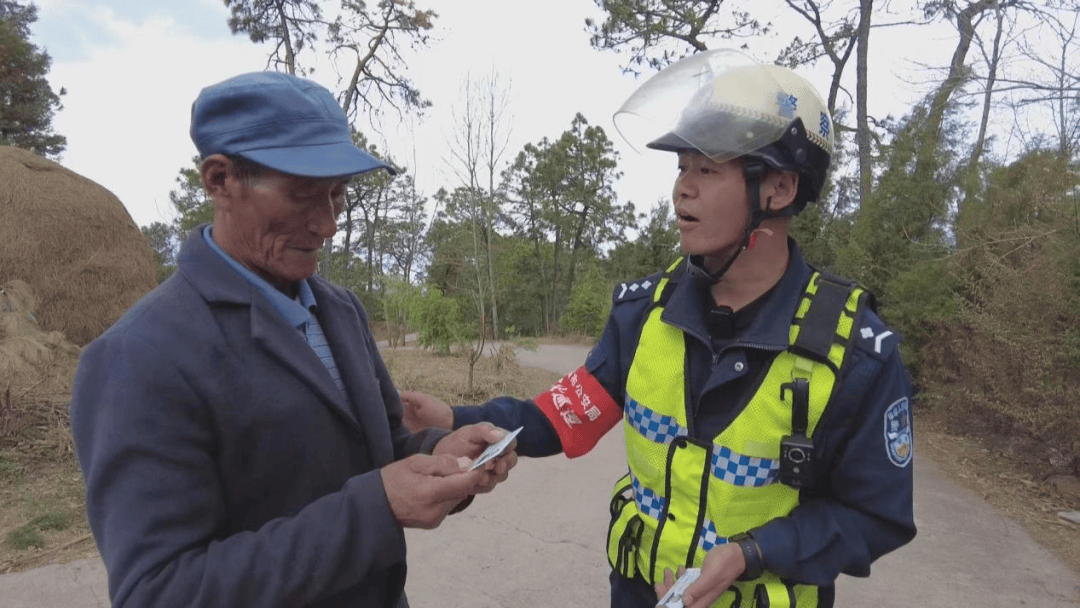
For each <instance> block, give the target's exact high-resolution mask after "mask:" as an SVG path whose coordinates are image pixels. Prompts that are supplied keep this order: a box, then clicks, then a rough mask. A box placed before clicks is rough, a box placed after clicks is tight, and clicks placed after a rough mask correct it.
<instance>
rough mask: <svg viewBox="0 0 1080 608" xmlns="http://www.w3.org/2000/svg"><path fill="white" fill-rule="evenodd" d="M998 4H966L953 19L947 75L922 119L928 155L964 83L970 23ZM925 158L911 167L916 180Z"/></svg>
mask: <svg viewBox="0 0 1080 608" xmlns="http://www.w3.org/2000/svg"><path fill="white" fill-rule="evenodd" d="M997 3H998V0H978V2H974V3H972V4H969V5H968V6H967V7H965V8H964V10H962V11H960V13H959V14H957V15H956V30H957V32H958V33H959V34H960V40H958V41H957V43H956V49H955V50H954V51H953V56H952V61H950V62H949V73H948V75H947V76H946V77H945V80H944V81H942V83H941V85H940V86H938V88H937V91H935V92H934V97H933V100H932V101H931V102H930V108H929V113H928V114H927V117H926V128H925V133H926V138H925V139H924V141H925V144H924V146H923V148H922V149H923V150H925V151H926V154H931V155H932V152H933V151H934V150H936V149H937V148H938V142H939V141H940V139H941V123H942V121H944V119H945V108H946V106H947V105H948V103H949V99H951V98H952V95H953V93H955V92H956V91H957V90H958V89H959V88H960V86H961V85H962V84H963V82H964V63H965V61H966V60H967V53H968V50H969V49H970V48H971V40H972V38H974V37H975V25H974V23H973V22H974V20H975V17H977V16H978V15H979V14H980V13H982V12H983V11H985V10H987V9H989V8H991V7H996V6H997ZM926 154H920V155H919V158H918V160H917V161H916V163H915V175H916V177H925V176H923V173H925V163H926V162H927V157H926Z"/></svg>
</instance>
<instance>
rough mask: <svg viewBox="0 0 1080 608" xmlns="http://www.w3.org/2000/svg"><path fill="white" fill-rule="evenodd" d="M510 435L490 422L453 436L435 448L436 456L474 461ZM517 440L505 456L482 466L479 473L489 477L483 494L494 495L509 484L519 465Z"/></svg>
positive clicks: (486, 478) (482, 490)
mask: <svg viewBox="0 0 1080 608" xmlns="http://www.w3.org/2000/svg"><path fill="white" fill-rule="evenodd" d="M506 433H507V431H506V430H505V429H500V428H498V427H496V426H495V425H493V424H491V423H490V422H480V423H478V424H470V425H468V426H463V427H461V428H460V429H458V430H456V431H454V432H453V433H450V434H449V435H447V436H446V437H443V438H442V439H440V440H439V443H437V444H435V449H434V450H433V451H432V454H435V455H436V456H438V455H440V454H449V455H450V456H456V457H460V456H464V457H466V458H468V459H469V460H470V461H471V460H473V459H475V458H476V457H477V456H479V455H480V453H481V452H483V451H484V450H485V449H486V448H487V447H488V446H489V445H490V444H492V443H495V442H497V441H499V440H500V439H502V438H503V437H506ZM516 447H517V440H516V439H515V440H514V441H512V442H510V445H509V446H508V447H507V449H506V451H504V452H503V453H502V455H501V456H499V457H497V458H493V459H491V460H489V461H487V462H485V463H484V464H482V465H480V467H478V468H477V469H476V470H477V471H482V472H483V473H484V475H485V477H484V480H483V482H482V483H481V485H480V488H481V489H480V492H490V491H491V490H492V489H494V488H495V486H496V485H497V484H500V483H502V482H504V481H506V478H507V476H508V475H509V473H510V469H512V468H514V465H515V464H517V452H515V451H514V449H515V448H516Z"/></svg>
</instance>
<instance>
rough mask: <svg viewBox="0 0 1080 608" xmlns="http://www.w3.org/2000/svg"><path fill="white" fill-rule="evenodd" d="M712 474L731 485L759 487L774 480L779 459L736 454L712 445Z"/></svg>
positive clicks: (778, 468)
mask: <svg viewBox="0 0 1080 608" xmlns="http://www.w3.org/2000/svg"><path fill="white" fill-rule="evenodd" d="M712 467H713V471H712V472H713V475H715V476H716V478H717V479H719V480H721V481H726V482H727V483H730V484H732V485H736V486H743V487H753V488H760V487H761V486H767V485H769V484H770V483H773V482H774V481H776V478H777V477H778V476H779V474H780V461H778V460H770V459H768V458H754V457H751V456H743V455H742V454H736V453H735V452H733V451H731V450H729V449H728V448H726V447H724V446H713V457H712Z"/></svg>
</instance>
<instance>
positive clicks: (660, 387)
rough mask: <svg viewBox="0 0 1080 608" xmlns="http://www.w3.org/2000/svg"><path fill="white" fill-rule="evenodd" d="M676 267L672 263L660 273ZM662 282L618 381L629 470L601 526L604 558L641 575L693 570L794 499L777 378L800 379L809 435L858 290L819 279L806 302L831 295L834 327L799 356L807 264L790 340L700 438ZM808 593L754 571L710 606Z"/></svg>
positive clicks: (800, 601)
mask: <svg viewBox="0 0 1080 608" xmlns="http://www.w3.org/2000/svg"><path fill="white" fill-rule="evenodd" d="M677 267H678V262H677V263H676V264H675V265H673V266H672V269H671V270H673V269H674V268H677ZM667 281H668V278H667V275H665V276H664V277H663V278H661V280H660V281H659V283H658V285H657V287H656V291H655V293H654V295H653V302H654V306H653V307H652V308H651V310H650V311H649V312H648V313H647V314H648V317H647V319H646V321H645V323H644V325H643V328H642V332H641V337H640V340H639V343H638V347H637V350H636V352H635V354H634V359H633V362H632V363H631V367H630V372H629V375H628V377H627V381H626V391H625V395H626V396H625V403H624V407H623V410H624V413H623V422H622V426H623V431H624V433H625V435H626V460H627V463H628V464H629V468H630V472H629V473H628V474H627V475H626V476H624V477H623V478H621V479H620V480H619V481H618V482H616V484H615V492H614V495H613V497H612V501H611V516H612V520H611V526H610V529H609V531H608V560H609V562H610V564H611V567H612V568H613V569H614V570H615V571H616V572H618V573H620V574H621V575H623V576H625V577H627V578H633V577H634V575H635V574H639V575H640V576H641V577H642V578H644V579H645V580H646V581H648V582H649V583H651V584H655V583H656V582H657V581H660V580H663V574H664V570H665V569H670V570H672V571H673V572H674V571H676V570H677V569H678V567H679V566H686V567H700V566H701V563H702V560H703V559H704V557H705V554H706V553H707V552H708V551H709V550H710V549H712V548H713V547H715V546H717V545H720V544H724V543H727V542H728V541H729V539H730V538H731V537H732V536H735V535H737V534H740V533H744V532H747V531H749V530H752V529H754V528H756V527H759V526H762V525H764V524H765V523H766V522H768V521H770V520H772V519H775V518H777V517H783V516H785V515H787V514H788V513H790V512H791V511H792V510H793V509H794V508H795V507H796V506H797V505H798V504H799V491H798V490H796V489H794V488H792V487H789V486H787V485H784V484H782V483H779V480H778V477H779V471H780V443H781V441H782V440H783V438H784V437H785V436H786V435H790V434H791V433H792V406H793V403H792V399H793V391H792V390H782V385H784V384H787V383H791V382H792V381H793V380H795V379H796V378H806V379H808V380H809V393H810V394H809V408H808V409H809V411H808V417H807V418H808V419H807V429H806V434H807V436H810V437H812V436H813V432H814V429H815V428H816V426H817V423H818V421H819V420H820V419H821V416H822V414H823V413H824V411H825V408H826V405H827V404H828V401H829V397H830V395H831V394H832V390H833V386H834V384H835V381H836V377H837V374H838V372H839V369H840V368H841V366H842V365H843V361H844V356H845V353H846V351H847V347H848V343H849V338H850V336H851V331H852V326H853V322H854V319H855V317H856V313H857V311H858V307H859V305H860V300H861V298H862V296H863V294H864V293H865V291H864V290H862V289H861V288H858V287H854V286H850V285H844V286H843V289H842V290H838V289H836V287H837V284H836V283H831V284H830V285H829V290H828V295H827V296H824V297H821V298H819V299H818V300H819V302H822V303H823V302H824V301H825V300H831V301H832V302H833V303H832V308H834V309H836V312H835V313H834V314H833V315H832V317H833V318H837V320H836V321H835V322H834V321H833V320H832V318H830V319H829V321H828V323H829V324H830V325H835V328H836V331H835V336H829V338H832V339H831V340H828V343H826V344H825V346H824V348H818V349H817V351H818V353H819V354H820V355H821V356H820V357H815V358H810V357H808V356H803V355H805V354H807V353H806V350H805V349H801V350H800V349H799V348H797V347H796V346H797V345H799V344H804V343H805V342H806V338H807V337H808V336H805V335H804V336H803V338H804V339H803V340H799V335H800V328H801V327H802V326H803V324H804V319H805V318H806V317H807V315H808V313H809V311H810V310H811V306H812V303H814V301H815V300H814V297H815V295H816V294H817V292H818V287H819V285H821V284H822V275H821V274H820V273H817V272H815V273H814V274H813V276H812V277H811V279H810V282H809V284H808V286H807V288H806V290H805V293H804V295H803V298H802V301H801V302H800V304H799V307H798V309H797V312H796V314H795V318H794V320H793V321H792V325H791V329H790V332H789V344H790V345H791V347H789V349H788V350H785V351H783V352H781V353H780V354H778V355H777V356H776V358H775V359H774V360H773V362H772V364H771V365H770V367H769V369H768V371H767V373H766V375H765V377H764V380H763V381H762V383H761V385H760V387H759V388H758V390H757V392H756V393H755V394H754V395H753V396H752V397H751V398H750V401H749V403H748V404H747V405H746V407H745V408H744V409H743V411H742V412H741V413H740V414H739V415H738V417H736V418H735V420H734V421H732V423H731V424H730V425H729V426H728V427H727V428H725V429H724V430H723V431H722V432H721V433H720V434H719V435H717V436H716V437H714V438H713V440H712V441H711V442H705V441H701V440H696V439H693V438H691V437H690V436H689V431H688V429H689V425H688V422H687V411H688V403H689V401H688V400H687V395H686V394H685V386H686V381H685V378H686V373H685V371H686V370H685V369H684V368H683V366H684V362H685V360H686V357H685V348H686V347H685V343H684V337H683V333H682V331H681V330H680V329H678V328H675V327H672V326H670V325H667V324H666V323H663V322H662V321H661V320H660V315H661V313H662V312H663V301H662V294H663V292H664V287H665V286H666V284H667ZM845 293H846V296H847V297H846V300H845V299H844V297H843V295H844V294H845ZM837 294H840V295H839V296H837ZM823 307H824V308H828V306H826V305H824V304H823V305H822V306H814V311H815V312H814V313H811V314H812V315H814V316H815V317H816V318H820V315H818V314H817V312H816V311H818V310H821V309H822V308H823ZM841 308H842V310H840V309H841ZM817 327H820V323H818V324H817ZM807 333H809V331H808V332H807ZM819 342H820V340H819ZM796 352H799V353H802V354H796ZM825 353H827V354H825ZM817 598H818V591H817V587H814V586H810V585H798V584H793V583H790V582H788V581H784V580H782V579H781V578H780V576H778V575H777V574H775V573H772V572H769V571H768V570H766V571H764V572H763V573H762V575H761V576H760V577H759V578H757V579H755V580H750V581H737V582H736V583H735V584H734V585H733V586H732V588H730V589H729V590H728V591H727V592H725V593H724V594H723V595H722V596H721V597H720V598H719V599H718V600H717V602H716V603H714V604H713V606H721V607H724V608H729V607H730V608H743V607H754V606H756V607H758V608H762V607H764V606H769V607H770V608H783V607H789V606H796V605H798V606H800V607H813V606H817Z"/></svg>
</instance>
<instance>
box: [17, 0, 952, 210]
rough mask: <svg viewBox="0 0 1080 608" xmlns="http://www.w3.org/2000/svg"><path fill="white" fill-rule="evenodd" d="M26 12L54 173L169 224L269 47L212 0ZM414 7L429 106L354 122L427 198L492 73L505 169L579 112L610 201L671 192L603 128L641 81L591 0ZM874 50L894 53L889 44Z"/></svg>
mask: <svg viewBox="0 0 1080 608" xmlns="http://www.w3.org/2000/svg"><path fill="white" fill-rule="evenodd" d="M35 2H36V4H38V6H39V9H40V11H39V19H38V21H37V23H35V24H34V26H33V35H34V38H33V40H34V42H35V43H36V44H38V45H39V46H42V47H44V48H45V49H46V50H47V51H48V52H49V54H50V55H51V56H52V58H53V66H52V70H51V73H50V78H49V79H50V82H51V83H52V84H53V87H54V88H55V89H57V90H59V88H60V87H63V88H64V89H66V91H67V94H66V95H65V96H64V97H63V104H64V108H63V110H61V111H60V112H59V113H58V114H57V116H56V119H55V121H54V126H55V128H56V130H57V131H58V132H59V133H61V134H63V135H65V136H67V138H68V147H67V151H66V152H65V153H64V155H63V157H62V158H61V163H62V164H63V165H65V166H66V167H68V168H70V169H72V170H74V171H76V172H78V173H80V174H82V175H84V176H86V177H88V178H90V179H92V180H94V181H96V182H98V183H99V184H101V185H103V186H105V187H106V188H108V189H109V190H111V191H112V192H113V193H114V194H116V195H117V197H119V198H120V200H121V201H123V203H124V205H125V206H126V207H127V209H128V211H129V213H130V214H131V216H132V217H133V219H134V220H135V222H136V223H137V224H139V225H141V226H142V225H147V224H149V223H151V222H154V221H169V220H170V219H171V218H172V217H173V215H174V214H173V211H172V208H171V206H170V204H169V200H168V193H169V191H170V190H171V189H172V188H173V186H174V184H175V178H176V176H177V173H178V171H179V170H180V169H181V168H182V167H186V166H188V165H189V164H190V162H191V157H192V156H193V155H194V154H195V148H194V145H193V144H192V143H191V140H190V138H189V136H188V126H189V125H188V120H189V115H190V107H191V102H192V100H193V99H194V98H195V97H196V96H197V95H198V93H199V90H200V89H201V88H202V87H203V86H206V85H207V84H210V83H214V82H217V81H220V80H223V79H225V78H228V77H230V76H233V75H235V74H238V73H241V72H248V71H255V70H262V69H264V68H265V66H266V59H267V55H268V50H267V48H266V47H265V46H261V45H255V44H253V43H251V42H250V41H249V40H248V39H247V37H245V36H234V35H232V34H231V33H230V32H229V29H228V26H227V24H226V20H227V18H228V9H226V8H225V6H224V3H223V2H222V1H221V0H185V1H183V2H178V1H175V0H139V1H137V2H136V1H132V0H95V1H93V2H88V1H87V0H35ZM326 4H327V5H329V4H330V3H326ZM418 5H419V6H420V7H421V8H431V9H433V10H435V11H436V12H437V13H438V14H439V17H438V18H437V19H436V21H435V23H436V30H435V31H434V32H433V35H434V41H433V43H432V45H430V46H429V47H427V48H426V49H423V50H421V52H419V53H418V55H417V56H416V57H415V59H412V60H410V64H409V76H410V77H411V78H412V79H413V82H414V83H415V84H416V85H417V87H418V88H419V89H420V90H421V92H422V93H423V94H424V95H425V96H426V97H427V98H428V99H430V100H431V101H432V102H434V106H433V107H432V108H431V109H430V110H428V111H427V113H426V114H425V117H424V118H422V119H419V120H418V121H416V122H415V124H413V125H409V124H405V125H402V124H397V119H396V118H395V117H394V116H392V115H391V116H388V117H386V118H385V119H384V120H383V122H382V123H381V126H382V129H381V131H382V132H381V133H373V132H368V131H369V129H368V128H365V127H364V125H358V126H359V127H360V128H361V130H363V131H365V133H366V134H368V135H369V137H370V138H371V139H372V140H373V141H374V142H375V143H376V144H377V146H378V148H379V150H388V151H389V152H390V153H391V154H392V155H393V157H394V159H395V160H396V161H397V162H398V163H399V164H403V165H406V166H408V167H409V168H410V170H411V171H412V172H413V173H414V174H415V175H416V177H417V183H418V185H419V187H420V189H421V190H422V191H423V192H424V193H425V194H427V195H431V194H432V193H434V190H435V189H436V188H438V187H439V186H442V185H447V186H454V185H456V184H455V183H454V181H453V179H454V178H453V174H452V172H451V171H450V170H449V167H448V165H447V161H446V159H447V158H448V157H449V154H448V144H447V141H448V139H449V136H450V133H451V131H452V128H453V125H452V119H451V110H452V108H453V106H454V105H455V104H459V103H460V98H461V97H460V96H461V83H462V81H463V79H464V78H465V75H466V74H467V73H470V72H471V73H472V74H474V75H482V74H484V73H486V72H489V71H491V70H492V69H493V68H494V69H495V70H497V71H498V72H499V73H500V74H501V75H502V76H503V77H504V78H506V79H507V80H509V81H510V93H511V98H512V103H511V107H510V109H509V113H510V114H511V115H512V117H513V127H512V129H513V131H512V138H511V142H510V144H509V149H508V151H507V160H508V161H510V160H512V159H513V156H514V155H516V154H517V152H518V151H519V150H520V149H521V148H522V147H523V146H524V144H526V143H528V142H536V141H538V140H540V139H541V138H542V137H548V138H551V139H555V138H557V137H558V136H559V135H560V134H561V133H562V132H563V131H565V130H566V129H568V128H569V126H570V121H571V120H572V119H573V117H574V114H575V113H576V112H581V113H582V114H583V115H584V116H585V117H586V119H588V121H589V123H590V124H594V125H599V126H601V127H603V128H604V130H605V131H606V132H607V134H608V137H609V138H610V139H611V140H612V141H613V143H614V144H615V146H616V149H617V150H618V151H619V152H620V155H621V159H620V169H621V170H622V171H623V173H624V177H623V178H622V179H621V180H620V182H619V184H618V185H617V192H618V193H619V197H620V202H626V201H627V200H633V201H634V202H635V203H636V205H637V207H638V209H639V210H641V211H644V210H647V209H648V208H650V207H651V206H652V205H653V204H654V203H655V202H656V201H657V200H658V199H659V198H663V197H667V196H668V195H669V192H670V184H671V181H672V179H673V177H674V167H675V161H674V159H673V158H671V157H670V156H668V155H665V154H663V153H657V152H645V153H643V154H639V153H637V152H635V151H634V150H633V149H632V148H631V147H630V146H629V145H627V144H626V142H624V141H623V140H622V138H621V137H620V135H619V134H618V132H617V131H616V130H615V129H614V126H613V124H612V120H611V117H612V114H613V113H614V112H615V111H616V110H617V109H618V107H619V105H620V104H621V103H622V102H623V100H625V99H626V97H627V96H628V95H629V94H630V93H631V92H632V91H633V90H634V88H636V86H637V85H638V84H640V82H639V81H635V79H634V78H633V77H632V76H629V75H623V74H622V72H621V69H620V67H621V65H622V64H623V63H624V58H622V57H619V56H618V55H616V54H614V53H612V52H610V51H605V52H600V51H596V50H593V49H592V48H591V47H590V46H589V43H588V34H587V33H586V32H585V28H584V21H585V18H586V17H587V16H597V15H598V12H597V9H596V6H595V4H594V2H593V1H592V0H544V1H541V2H537V1H534V0H420V1H418ZM922 42H923V43H924V44H927V45H928V44H932V43H938V42H940V41H933V40H924V41H922ZM945 44H946V46H948V45H951V44H953V41H952V40H951V39H949V40H945ZM879 46H881V47H883V48H882V52H886V53H888V52H892V53H895V49H889V48H888V45H887V44H881V45H879ZM771 54H772V55H775V51H772V52H771ZM758 58H759V59H768V58H770V57H769V55H767V54H764V53H763V56H760V57H758ZM901 67H902V65H901V63H900V62H898V61H895V60H894V61H892V62H889V61H888V60H885V61H883V62H882V63H881V64H880V69H878V70H877V71H876V72H875V74H878V75H880V76H882V77H883V78H888V79H889V80H892V78H893V76H894V75H895V73H896V71H897V70H899V69H900V68H901ZM313 78H314V79H315V80H318V81H320V82H322V83H323V84H324V85H326V86H327V87H328V88H330V89H331V90H334V91H336V90H337V77H336V74H335V73H334V71H333V70H330V69H325V70H319V71H318V72H317V73H316V74H315V75H314V76H313ZM825 78H826V75H825V74H824V72H823V73H822V75H821V76H820V77H817V78H814V77H813V76H812V79H813V80H814V84H816V85H817V86H818V88H819V90H824V88H825V86H826V85H827V81H826V80H825ZM917 97H918V94H917V92H916V91H913V90H910V87H909V88H908V89H904V88H900V89H897V88H896V87H895V85H893V86H891V87H890V88H889V89H888V90H886V88H885V87H884V86H881V87H880V88H878V89H876V90H873V91H872V100H871V104H872V111H873V108H874V104H875V101H874V100H875V99H877V100H878V101H877V102H876V103H877V105H878V107H879V108H881V107H883V106H885V105H887V104H889V103H892V104H893V105H895V106H896V108H897V110H896V111H902V108H903V107H904V105H903V104H905V103H906V104H910V103H911V102H912V101H914V100H915V99H916V98H917ZM878 113H879V114H880V113H881V112H880V111H879V112H878ZM414 158H415V164H414V160H413V159H414Z"/></svg>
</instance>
